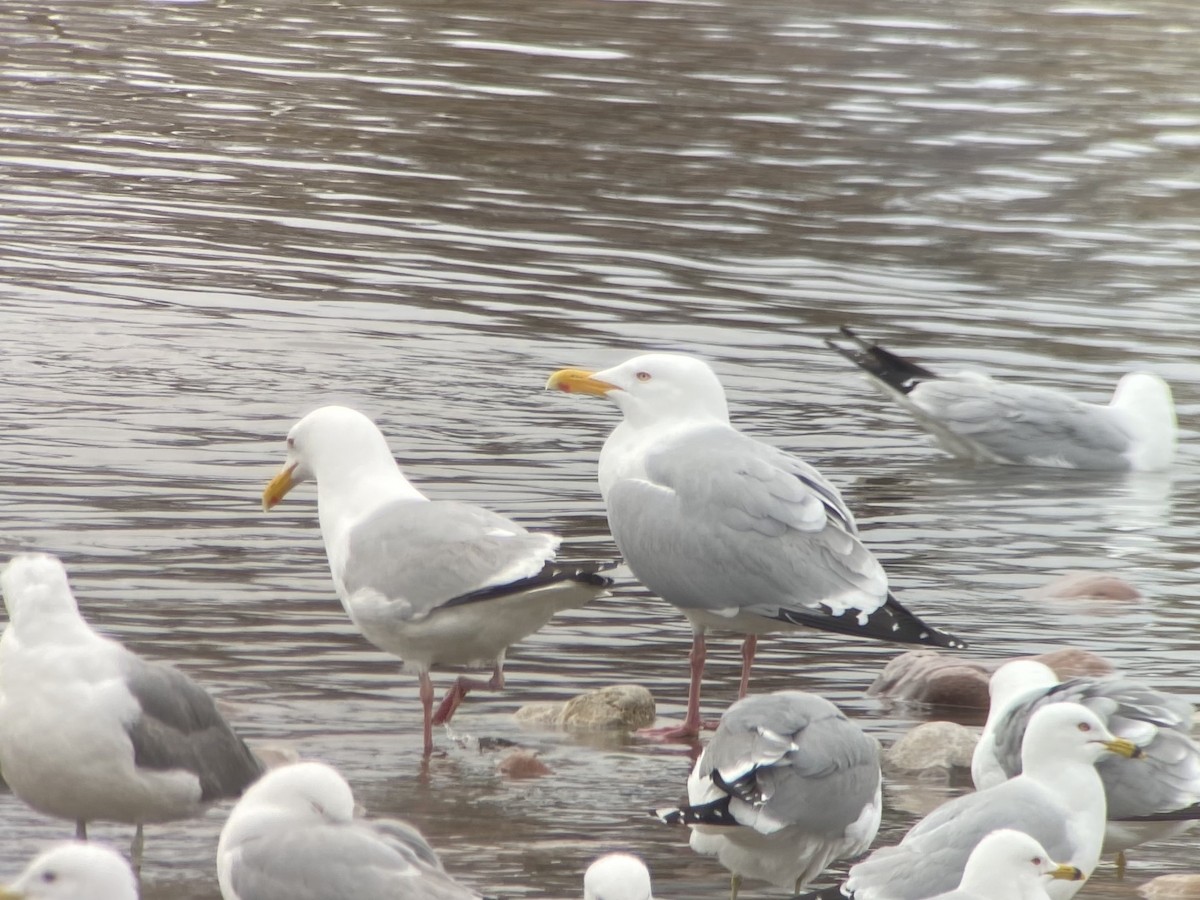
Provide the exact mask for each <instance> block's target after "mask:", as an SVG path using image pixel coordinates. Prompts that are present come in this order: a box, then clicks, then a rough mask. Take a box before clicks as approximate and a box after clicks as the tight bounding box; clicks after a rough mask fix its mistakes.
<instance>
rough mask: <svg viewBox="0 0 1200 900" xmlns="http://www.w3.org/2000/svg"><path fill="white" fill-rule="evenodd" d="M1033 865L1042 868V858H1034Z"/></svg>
mask: <svg viewBox="0 0 1200 900" xmlns="http://www.w3.org/2000/svg"><path fill="white" fill-rule="evenodd" d="M1033 864H1034V865H1035V866H1040V865H1041V864H1042V858H1041V857H1040V856H1035V857H1034V858H1033Z"/></svg>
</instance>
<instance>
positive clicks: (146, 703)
mask: <svg viewBox="0 0 1200 900" xmlns="http://www.w3.org/2000/svg"><path fill="white" fill-rule="evenodd" d="M0 589H3V591H4V603H5V606H6V607H7V608H8V616H9V624H8V627H7V628H6V629H5V631H4V637H3V638H0V722H3V723H4V724H3V728H0V771H3V773H4V778H5V780H6V781H7V782H8V784H9V786H10V787H11V788H12V790H13V793H14V794H16V795H17V797H18V798H20V799H21V800H23V801H24V802H25V803H27V804H29V805H30V806H32V807H33V808H34V809H36V810H38V811H39V812H42V813H45V814H47V815H51V816H58V817H59V818H63V819H71V820H72V821H74V822H76V823H77V826H76V837H79V838H86V837H87V828H86V826H87V823H88V822H92V821H97V820H99V821H108V822H125V823H129V824H134V825H136V826H137V832H136V835H135V837H134V841H133V848H132V857H133V864H134V867H135V868H137V867H139V866H140V864H141V857H142V845H143V833H142V826H143V824H145V823H147V822H167V821H171V820H173V819H183V818H188V817H190V816H195V815H198V814H199V813H201V812H202V811H203V810H204V809H205V807H207V806H208V805H209V804H211V803H213V802H214V801H217V800H221V799H224V798H226V797H236V796H238V795H239V794H241V792H242V791H243V790H244V789H245V787H246V786H247V785H248V784H250V783H251V782H252V781H254V779H256V778H257V777H258V776H259V775H260V774H261V772H262V765H261V764H260V763H259V761H258V760H257V759H256V758H255V756H254V755H253V754H252V753H251V752H250V750H249V749H248V748H247V747H246V745H245V744H244V743H243V742H242V740H241V739H240V738H239V737H238V736H237V735H236V734H234V732H233V730H232V729H231V728H230V727H229V725H228V723H226V722H225V720H224V719H223V718H221V714H220V713H219V712H217V707H216V705H215V704H214V703H213V700H212V698H211V697H209V695H208V694H206V693H205V692H204V689H203V688H201V687H200V686H199V685H197V684H196V683H195V682H194V681H192V680H191V679H190V678H188V677H187V676H186V675H184V674H183V673H182V672H180V671H179V670H178V669H175V668H172V667H171V666H168V665H166V664H164V663H154V662H147V661H146V660H144V659H142V658H141V657H139V656H137V655H135V654H133V653H131V652H130V651H128V650H126V649H125V648H124V647H122V646H121V645H120V644H118V643H117V642H116V641H114V640H111V639H109V638H106V637H101V636H100V635H99V634H97V633H96V632H94V631H93V630H92V629H91V628H90V627H89V626H88V624H87V622H85V621H84V620H83V618H82V617H81V616H80V615H79V608H78V606H77V605H76V603H75V598H74V596H72V594H71V589H70V586H69V585H68V583H67V573H66V570H65V569H64V568H63V565H62V563H60V562H59V561H58V560H57V559H55V558H54V557H53V556H46V555H42V554H22V555H20V556H16V557H14V558H13V559H12V561H11V562H9V564H8V565H7V566H6V567H5V569H4V571H3V573H2V574H0Z"/></svg>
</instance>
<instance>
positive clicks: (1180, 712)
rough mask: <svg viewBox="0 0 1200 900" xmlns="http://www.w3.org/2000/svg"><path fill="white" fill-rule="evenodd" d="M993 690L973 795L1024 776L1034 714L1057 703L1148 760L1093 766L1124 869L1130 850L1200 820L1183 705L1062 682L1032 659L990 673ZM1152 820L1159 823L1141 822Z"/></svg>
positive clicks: (1152, 694) (1156, 695) (1117, 682)
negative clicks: (1086, 715)
mask: <svg viewBox="0 0 1200 900" xmlns="http://www.w3.org/2000/svg"><path fill="white" fill-rule="evenodd" d="M988 689H989V691H990V693H991V707H990V709H989V710H988V718H987V723H986V724H985V725H984V728H983V734H982V736H981V737H980V740H979V743H978V744H977V745H976V747H975V754H974V756H973V757H972V759H971V777H972V779H973V780H974V782H975V787H976V788H980V789H982V788H986V787H991V786H992V785H995V784H999V783H1000V782H1002V781H1004V780H1006V779H1008V778H1011V777H1012V776H1014V775H1017V774H1019V773H1020V771H1021V755H1020V745H1021V738H1022V735H1023V734H1024V733H1025V728H1026V727H1027V725H1028V723H1029V717H1030V716H1031V715H1033V713H1034V712H1035V711H1037V710H1038V709H1041V708H1042V707H1044V706H1046V705H1048V704H1052V703H1063V702H1071V703H1080V704H1082V705H1083V706H1086V707H1087V708H1088V709H1090V710H1092V711H1093V712H1094V713H1096V714H1097V715H1098V716H1099V717H1100V719H1101V721H1103V722H1104V723H1105V725H1106V726H1107V727H1108V729H1109V730H1110V731H1112V732H1113V733H1114V734H1116V735H1118V736H1119V737H1125V738H1129V739H1130V740H1132V741H1133V742H1134V743H1136V744H1137V745H1138V746H1139V747H1140V748H1141V749H1142V752H1143V753H1144V754H1145V756H1146V762H1145V764H1143V765H1138V766H1129V765H1124V764H1123V761H1122V760H1119V759H1112V758H1108V759H1101V760H1100V761H1099V762H1098V763H1097V764H1096V771H1097V772H1099V773H1100V780H1101V781H1103V782H1104V793H1105V797H1106V802H1107V810H1108V825H1107V827H1106V829H1105V835H1104V847H1103V851H1102V852H1104V853H1116V854H1117V855H1118V856H1117V866H1118V868H1119V869H1123V868H1124V851H1125V850H1128V849H1129V848H1130V847H1134V846H1136V845H1138V844H1141V843H1145V842H1146V841H1150V840H1154V839H1157V838H1161V837H1165V836H1168V835H1171V834H1175V833H1177V832H1179V831H1182V830H1184V829H1186V828H1187V827H1188V826H1189V824H1190V823H1191V822H1193V821H1194V820H1196V819H1197V818H1200V747H1198V746H1197V745H1196V743H1195V741H1193V740H1192V739H1191V737H1190V731H1191V727H1192V719H1193V714H1194V711H1193V709H1192V705H1191V704H1190V703H1188V702H1187V701H1186V700H1184V699H1182V698H1181V697H1174V696H1171V695H1170V694H1164V693H1162V692H1161V691H1156V690H1154V689H1153V688H1151V687H1148V686H1146V685H1144V684H1141V683H1140V682H1137V681H1134V680H1132V679H1129V678H1126V677H1124V676H1121V675H1106V676H1102V677H1090V676H1079V677H1076V678H1069V679H1067V680H1066V681H1063V682H1060V681H1059V679H1058V676H1057V675H1056V674H1055V673H1054V670H1053V669H1051V668H1050V667H1049V666H1047V665H1045V664H1043V663H1040V662H1038V661H1037V660H1032V659H1016V660H1013V661H1012V662H1009V663H1005V664H1004V665H1003V666H1001V667H1000V668H999V669H997V670H996V671H995V672H994V673H993V674H992V678H991V681H990V682H989V685H988ZM1147 816H1149V817H1153V819H1154V821H1136V820H1137V819H1144V818H1145V817H1147Z"/></svg>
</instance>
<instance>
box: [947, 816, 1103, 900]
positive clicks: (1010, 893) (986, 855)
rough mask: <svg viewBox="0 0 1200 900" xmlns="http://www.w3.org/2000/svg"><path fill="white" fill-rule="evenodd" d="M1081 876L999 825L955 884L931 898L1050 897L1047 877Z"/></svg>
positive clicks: (1019, 833)
mask: <svg viewBox="0 0 1200 900" xmlns="http://www.w3.org/2000/svg"><path fill="white" fill-rule="evenodd" d="M1083 878H1084V875H1083V872H1081V871H1080V870H1079V869H1077V868H1075V867H1074V866H1068V865H1066V864H1065V863H1064V864H1059V863H1056V862H1055V861H1054V860H1052V859H1051V858H1050V855H1049V854H1048V853H1047V852H1046V848H1045V847H1043V846H1042V845H1041V844H1039V843H1038V842H1037V841H1035V840H1034V839H1033V838H1031V837H1030V836H1029V835H1027V834H1025V833H1024V832H1023V831H1014V830H1012V829H1011V828H1001V829H1000V830H998V831H993V832H992V833H991V834H989V835H988V836H987V837H985V838H984V839H983V840H982V841H980V842H979V843H978V844H977V845H976V846H975V849H974V850H972V851H971V855H970V857H969V858H968V859H967V865H966V868H964V869H963V877H962V881H961V882H960V883H959V885H958V887H956V888H955V889H954V890H952V891H949V892H947V893H945V894H938V895H937V896H936V897H934V898H932V900H1050V895H1049V894H1047V893H1046V884H1047V883H1048V882H1049V881H1050V880H1053V879H1057V880H1060V881H1082V880H1083Z"/></svg>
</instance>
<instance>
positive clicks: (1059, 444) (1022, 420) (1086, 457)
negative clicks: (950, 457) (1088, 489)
mask: <svg viewBox="0 0 1200 900" xmlns="http://www.w3.org/2000/svg"><path fill="white" fill-rule="evenodd" d="M908 400H909V402H910V403H911V404H912V405H913V407H915V410H914V411H917V412H920V413H921V414H923V416H924V417H927V419H929V420H932V422H934V423H936V424H937V425H938V426H940V427H941V428H944V429H945V430H946V431H949V432H950V433H951V434H953V435H957V436H958V437H960V438H965V439H967V440H970V441H972V442H974V443H976V444H978V445H980V446H981V447H983V448H984V449H985V450H987V451H988V452H989V453H991V454H993V455H994V456H996V457H998V458H999V459H1001V460H1006V461H1009V462H1033V461H1038V460H1061V464H1062V465H1064V466H1068V467H1074V468H1081V469H1123V468H1128V465H1129V461H1128V460H1127V459H1126V458H1125V456H1124V453H1125V452H1126V451H1127V450H1128V449H1129V447H1130V444H1131V442H1132V440H1133V435H1132V434H1131V433H1130V432H1129V431H1128V430H1127V429H1126V428H1125V427H1124V426H1123V424H1122V423H1121V420H1120V418H1119V417H1118V416H1115V415H1113V413H1112V412H1111V411H1110V410H1109V409H1108V408H1107V407H1104V406H1097V405H1094V404H1091V403H1083V402H1081V401H1079V400H1076V399H1074V398H1073V397H1069V396H1067V395H1066V394H1063V393H1061V392H1059V391H1052V390H1049V389H1047V388H1039V387H1032V386H1029V385H1019V384H1005V383H1003V382H997V381H992V380H990V379H978V380H976V379H969V378H966V379H955V378H937V379H934V380H931V381H924V382H921V383H920V384H919V385H917V387H916V388H914V389H913V390H912V392H911V393H909V395H908Z"/></svg>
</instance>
